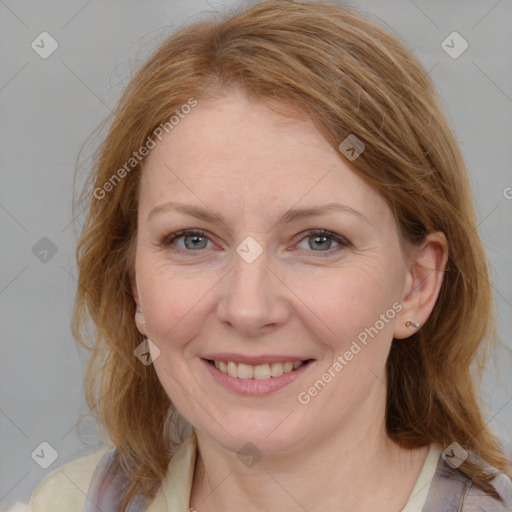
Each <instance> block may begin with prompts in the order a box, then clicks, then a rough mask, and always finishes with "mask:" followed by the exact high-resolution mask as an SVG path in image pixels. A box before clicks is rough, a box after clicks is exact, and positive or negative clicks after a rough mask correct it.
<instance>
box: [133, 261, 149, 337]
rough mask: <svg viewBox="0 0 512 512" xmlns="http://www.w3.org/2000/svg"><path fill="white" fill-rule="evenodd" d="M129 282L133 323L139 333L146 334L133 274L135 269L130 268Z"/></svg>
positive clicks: (144, 320)
mask: <svg viewBox="0 0 512 512" xmlns="http://www.w3.org/2000/svg"><path fill="white" fill-rule="evenodd" d="M130 283H131V287H132V295H133V300H134V301H135V306H136V307H135V324H136V325H137V329H138V330H139V332H140V333H141V334H143V335H144V336H147V330H146V319H145V318H144V311H143V309H142V306H141V304H140V297H139V290H138V288H137V279H136V276H135V269H134V268H132V269H131V270H130Z"/></svg>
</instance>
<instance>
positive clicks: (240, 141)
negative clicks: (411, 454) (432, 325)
mask: <svg viewBox="0 0 512 512" xmlns="http://www.w3.org/2000/svg"><path fill="white" fill-rule="evenodd" d="M137 237H138V238H137V249H136V263H135V269H134V270H135V272H134V275H135V277H134V280H133V290H134V297H135V300H136V302H137V304H138V308H139V309H140V310H141V311H142V312H143V314H144V319H145V323H144V324H143V323H142V322H140V319H139V322H138V325H139V330H140V331H141V332H142V333H143V334H145V335H146V336H147V337H148V338H149V340H151V342H152V343H154V344H155V345H156V346H157V347H158V349H159V351H160V353H159V355H158V357H156V358H155V360H154V363H153V364H154V368H155V370H156V372H157V374H158V378H159V380H160V382H161V384H162V386H163V388H164V389H165V391H166V392H167V394H168V395H169V397H170V399H171V400H172V402H173V403H174V404H175V406H176V407H177V408H178V410H179V411H180V412H181V414H182V415H183V416H184V417H185V418H186V419H187V420H188V421H189V422H190V423H191V424H192V425H193V426H194V428H195V429H196V431H197V432H200V433H201V434H202V435H203V436H207V437H208V438H209V439H213V440H215V441H217V442H218V443H220V444H221V445H222V446H224V447H225V448H227V449H229V450H232V451H238V450H239V449H240V448H241V447H242V446H244V445H245V443H246V442H249V441H250V442H251V443H253V444H254V445H256V446H257V447H258V449H259V450H260V451H261V452H262V453H266V454H270V453H279V452H283V451H286V450H291V449H293V448H296V447H300V448H304V447H306V446H307V445H308V444H309V445H314V443H315V442H317V441H318V440H320V439H322V438H323V437H324V436H326V435H328V434H329V433H331V434H333V433H336V432H342V431H346V430H347V429H353V430H354V431H355V430H356V429H364V428H366V427H367V425H369V424H375V422H376V421H381V422H382V421H383V418H384V412H385V384H384V383H383V382H384V381H385V372H384V368H385V361H386V357H387V354H388V352H389V349H390V345H391V342H392V338H393V333H394V330H395V324H396V322H397V320H398V317H399V315H398V311H399V310H400V304H399V302H400V300H401V298H402V297H403V295H404V290H405V288H406V287H407V264H406V261H405V259H404V256H403V254H402V251H401V247H400V243H399V237H398V232H397V227H396V224H395V221H394V218H393V215H392V212H391V210H390V209H389V207H388V206H387V204H386V203H385V201H384V200H383V198H382V197H381V196H380V195H379V194H377V193H376V192H375V191H374V190H372V189H371V188H370V187H369V186H367V185H366V184H365V182H364V181H362V180H361V179H360V178H359V177H358V176H357V175H356V174H354V172H352V171H351V169H350V167H349V165H348V164H347V163H346V161H344V160H343V158H342V156H341V155H340V154H339V153H338V151H336V150H335V149H333V148H332V147H331V146H330V145H329V143H328V142H327V140H326V139H325V138H324V137H323V136H322V134H321V133H320V132H319V131H318V130H317V128H316V127H315V125H314V124H313V122H312V121H311V120H308V119H306V118H302V119H290V118H285V117H282V116H281V115H279V114H277V113H275V112H273V111H272V110H270V109H269V108H268V106H267V105H265V104H264V103H255V102H254V101H252V100H249V99H247V98H245V97H244V96H243V95H242V94H241V93H239V92H233V93H231V94H230V95H229V96H228V97H226V98H225V99H222V100H216V101H215V102H211V103H207V102H199V105H198V106H197V107H196V108H195V109H194V110H193V111H192V112H191V113H190V114H189V115H188V116H187V117H186V118H185V119H183V120H182V121H181V123H180V124H179V126H177V127H176V128H175V129H174V130H173V131H172V132H170V133H169V134H168V135H167V136H166V137H165V138H163V139H162V141H161V142H160V143H159V144H158V145H157V147H156V148H155V149H153V150H152V151H151V153H150V155H149V156H148V158H147V159H146V161H145V163H144V169H143V172H142V178H141V188H140V197H139V217H138V234H137ZM293 363H297V364H296V365H295V366H298V365H299V364H300V365H301V366H298V367H297V368H296V369H292V367H293ZM215 365H216V366H217V367H218V368H217V367H216V366H215ZM290 370H291V371H290ZM226 371H227V372H228V374H226V373H225V372H226ZM198 435H199V434H198Z"/></svg>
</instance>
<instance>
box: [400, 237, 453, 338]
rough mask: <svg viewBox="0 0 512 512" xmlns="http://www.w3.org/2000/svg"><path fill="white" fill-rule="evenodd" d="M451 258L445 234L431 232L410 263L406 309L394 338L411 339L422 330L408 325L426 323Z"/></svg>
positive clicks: (406, 283) (404, 302)
mask: <svg viewBox="0 0 512 512" xmlns="http://www.w3.org/2000/svg"><path fill="white" fill-rule="evenodd" d="M447 261H448V243H447V241H446V236H445V234H444V233H441V232H435V233H430V234H429V235H427V237H426V238H425V241H424V242H423V243H422V244H421V246H420V247H419V248H418V249H416V250H415V252H414V254H413V256H412V260H411V262H410V267H409V270H408V273H407V276H406V280H405V285H404V289H403V292H402V300H401V304H402V306H403V309H402V310H401V311H400V313H399V315H398V316H397V322H396V325H395V330H394V332H393V337H394V338H397V339H403V338H408V337H409V336H412V335H413V334H414V333H415V332H416V331H417V330H418V328H414V327H410V326H407V325H406V323H407V322H408V321H410V322H413V323H418V324H419V325H420V327H419V329H421V326H422V325H424V324H425V323H426V321H427V320H428V317H429V316H430V313H431V312H432V310H433V309H434V305H435V303H436V300H437V297H438V295H439V291H440V290H441V285H442V283H443V277H444V271H445V268H446V262H447Z"/></svg>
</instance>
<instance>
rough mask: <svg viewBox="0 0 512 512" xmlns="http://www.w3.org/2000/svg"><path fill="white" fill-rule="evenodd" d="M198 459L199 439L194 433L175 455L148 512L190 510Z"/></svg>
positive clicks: (182, 511) (184, 511)
mask: <svg viewBox="0 0 512 512" xmlns="http://www.w3.org/2000/svg"><path fill="white" fill-rule="evenodd" d="M196 457H197V437H196V434H195V432H194V431H192V434H190V436H189V437H188V438H187V439H186V441H184V442H183V443H182V444H181V446H180V447H179V448H178V450H177V451H176V453H175V454H174V455H173V457H172V459H171V462H169V466H168V467H167V475H166V477H165V480H164V481H163V483H162V485H161V486H160V488H159V490H158V492H157V494H156V496H155V499H154V500H153V501H152V502H151V504H150V506H149V507H148V509H147V511H146V512H161V511H162V510H172V511H173V512H188V511H189V510H190V508H189V503H190V494H191V491H192V482H193V479H194V469H195V465H196Z"/></svg>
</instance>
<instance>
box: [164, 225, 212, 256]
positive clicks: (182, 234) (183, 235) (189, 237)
mask: <svg viewBox="0 0 512 512" xmlns="http://www.w3.org/2000/svg"><path fill="white" fill-rule="evenodd" d="M179 239H183V243H184V245H185V248H184V249H183V248H181V247H178V249H180V250H191V251H195V250H199V249H205V248H206V246H205V243H207V242H208V240H209V239H208V236H207V234H206V233H205V232H204V231H201V230H199V229H184V230H183V231H177V232H176V233H172V234H170V235H167V236H166V237H165V238H164V240H163V241H162V245H163V246H165V247H167V246H169V245H171V244H172V243H173V242H174V241H176V240H179Z"/></svg>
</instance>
